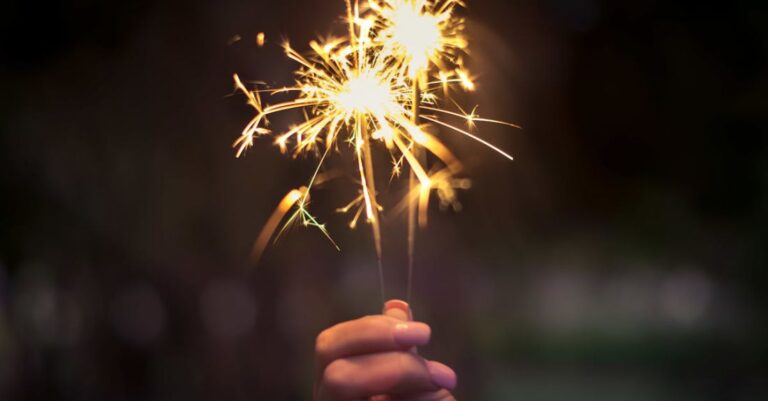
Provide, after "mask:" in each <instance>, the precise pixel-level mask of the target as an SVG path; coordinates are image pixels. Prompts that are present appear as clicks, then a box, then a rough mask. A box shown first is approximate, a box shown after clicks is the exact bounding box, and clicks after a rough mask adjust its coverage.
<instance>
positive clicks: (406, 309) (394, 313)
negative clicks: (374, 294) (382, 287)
mask: <svg viewBox="0 0 768 401" xmlns="http://www.w3.org/2000/svg"><path fill="white" fill-rule="evenodd" d="M384 315H385V316H389V317H393V318H395V319H398V320H405V321H410V320H413V313H411V307H410V306H408V303H407V302H405V301H401V300H399V299H393V300H390V301H387V302H386V303H384Z"/></svg>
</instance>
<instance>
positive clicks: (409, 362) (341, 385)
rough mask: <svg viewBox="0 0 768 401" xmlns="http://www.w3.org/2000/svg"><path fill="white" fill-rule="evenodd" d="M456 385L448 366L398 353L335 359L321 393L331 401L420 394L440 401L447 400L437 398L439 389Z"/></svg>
mask: <svg viewBox="0 0 768 401" xmlns="http://www.w3.org/2000/svg"><path fill="white" fill-rule="evenodd" d="M455 386H456V374H455V373H454V372H453V370H451V369H450V368H449V367H447V366H445V365H443V364H441V363H438V362H431V361H425V360H424V359H422V358H420V357H419V356H417V355H414V354H412V353H410V352H404V351H397V352H385V353H378V354H368V355H361V356H353V357H349V358H342V359H337V360H334V361H333V362H331V363H330V364H329V365H328V366H327V367H326V368H325V371H324V372H323V377H322V382H321V388H320V392H321V394H322V395H323V396H324V397H325V399H328V400H334V401H336V400H338V401H347V400H357V399H368V398H369V397H372V396H375V395H378V394H388V395H390V397H392V398H393V399H398V398H397V397H398V396H405V395H410V396H411V397H412V394H421V396H422V397H432V398H423V399H424V401H443V400H450V398H445V397H443V398H439V397H440V396H441V395H440V393H439V390H441V389H447V390H450V389H452V388H454V387H455ZM436 397H437V398H436ZM404 399H409V398H404ZM417 400H419V401H421V399H417Z"/></svg>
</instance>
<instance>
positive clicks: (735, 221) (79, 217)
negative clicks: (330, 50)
mask: <svg viewBox="0 0 768 401" xmlns="http://www.w3.org/2000/svg"><path fill="white" fill-rule="evenodd" d="M468 3H469V8H468V9H467V10H466V11H465V12H464V15H465V16H466V17H467V19H468V21H469V34H470V37H471V40H472V41H471V49H472V57H473V60H472V65H471V66H470V67H471V69H472V71H473V72H474V73H476V74H477V83H478V90H477V92H475V93H473V94H471V95H469V96H467V97H466V98H465V99H462V100H463V101H464V102H465V103H466V104H470V105H471V104H475V103H477V104H479V105H480V109H479V112H480V113H481V114H483V115H484V116H488V117H495V118H502V119H505V120H508V121H512V122H515V123H518V124H520V125H522V126H523V127H524V129H523V130H511V129H507V128H503V127H494V126H486V127H483V129H482V131H481V135H482V136H483V137H484V138H487V139H489V140H491V141H492V142H493V143H496V144H498V145H499V146H500V147H501V148H503V149H505V150H507V151H509V152H510V153H512V154H513V155H514V156H515V157H516V161H515V162H509V161H507V160H505V159H503V158H502V157H500V156H498V155H496V154H494V153H492V152H491V151H489V150H487V149H485V148H483V147H482V146H480V145H477V144H475V143H473V142H471V141H468V140H465V139H463V138H458V137H455V136H451V135H450V134H447V133H445V134H443V138H445V141H446V142H448V143H449V145H450V146H451V147H452V148H453V149H455V150H456V153H457V154H458V155H459V156H460V158H462V159H463V160H464V161H465V164H466V166H467V171H466V175H467V177H469V178H471V179H472V180H473V188H472V189H471V190H470V191H467V192H464V193H461V195H460V199H461V201H462V203H463V206H464V207H463V211H462V212H460V213H454V212H442V213H441V212H439V211H438V210H437V209H438V208H437V207H435V208H434V212H433V213H432V214H431V215H430V219H431V221H430V223H431V225H430V227H429V228H428V229H426V230H425V231H423V232H422V233H420V237H419V238H420V239H419V245H418V255H417V260H416V261H417V269H416V273H415V279H414V296H413V299H412V304H413V308H414V311H415V314H416V317H417V318H418V319H421V320H425V321H427V322H429V323H430V324H431V325H432V326H433V332H434V335H433V338H434V340H433V343H432V344H431V345H430V346H429V347H426V348H424V349H423V350H422V352H423V354H425V355H426V356H428V357H430V358H434V359H438V360H441V361H444V362H446V363H448V364H449V365H451V366H453V367H454V368H455V369H456V370H457V371H458V374H459V377H460V386H459V388H458V389H457V392H456V393H457V395H458V398H459V399H460V400H478V401H484V400H488V401H490V400H520V401H559V400H562V401H578V400H584V401H602V400H606V401H608V400H610V401H620V400H632V401H663V400H664V401H665V400H675V401H680V400H699V401H700V400H729V401H742V400H743V401H752V400H765V399H768V382H767V381H766V378H767V377H768V369H767V368H766V363H767V362H768V352H767V351H768V350H767V348H768V342H766V340H765V339H766V338H767V337H766V335H768V330H767V327H766V323H768V320H766V316H765V308H766V306H768V305H767V303H768V297H767V296H766V293H767V291H766V285H767V284H768V282H767V281H766V279H767V278H768V277H767V276H768V275H767V274H766V271H767V270H768V242H767V238H768V136H767V135H766V134H767V133H768V130H766V123H767V122H768V121H766V120H768V24H766V21H767V20H768V9H767V8H768V7H767V6H766V4H768V3H766V2H760V1H731V2H711V3H710V2H685V1H653V0H631V1H608V0H603V1H600V0H539V1H522V0H520V1H518V0H505V1H501V0H499V1H491V0H474V1H473V0H468ZM342 12H343V2H342V1H341V0H335V1H329V0H300V1H299V0H284V1H270V2H266V1H254V0H219V1H202V0H185V1H173V0H169V1H154V0H136V1H124V2H106V1H97V0H40V1H23V0H5V1H4V2H2V5H0V88H2V96H1V97H0V168H2V174H1V175H0V193H1V194H2V195H1V196H0V399H2V400H12V401H13V400H126V401H128V400H262V399H263V400H309V399H310V398H311V381H312V374H313V372H312V356H313V355H312V353H313V346H314V337H315V335H316V334H317V333H318V332H319V331H320V330H322V329H323V328H325V327H327V326H330V325H332V324H334V323H336V322H339V321H342V320H348V319H352V318H355V317H358V316H360V315H364V314H373V313H377V312H378V311H379V310H380V308H381V299H380V295H379V293H378V286H379V284H378V278H377V273H376V260H375V253H374V250H373V247H372V243H371V239H370V235H369V230H368V229H367V228H365V227H363V228H361V229H359V230H357V231H350V230H349V229H348V228H347V227H346V224H347V222H348V218H347V217H346V216H339V215H336V214H335V213H334V209H335V208H336V207H338V206H340V205H341V204H342V203H344V201H345V200H347V199H348V198H349V195H350V194H352V193H353V192H354V183H352V182H348V181H344V180H341V181H338V182H335V183H333V185H328V186H327V187H326V188H324V189H323V190H322V191H319V192H317V196H316V197H315V198H314V202H313V210H314V211H315V212H316V213H317V214H318V216H319V218H320V219H321V220H322V221H324V222H327V223H328V227H329V229H330V230H331V232H332V233H333V235H334V238H335V239H336V240H337V241H338V242H339V244H340V245H341V247H342V251H341V252H337V251H336V250H335V249H334V248H333V247H332V246H330V244H329V243H328V242H327V240H325V239H324V238H323V237H322V235H320V234H319V233H318V232H317V231H313V230H309V229H295V230H292V231H291V232H290V233H289V234H288V235H286V236H285V237H284V238H282V239H281V240H280V242H278V243H277V245H275V246H273V247H271V248H269V249H268V250H267V253H266V254H265V255H264V257H263V259H262V261H261V263H260V264H259V265H257V266H254V265H253V264H252V263H251V262H250V260H249V253H250V250H251V245H252V243H253V240H254V239H255V238H256V236H257V235H258V233H259V230H260V228H261V226H262V224H263V223H264V222H265V221H266V219H267V218H268V216H269V214H270V213H271V212H272V210H273V209H274V207H275V205H276V204H277V202H278V201H279V199H280V198H282V196H283V195H284V194H285V193H286V192H287V191H288V190H290V189H292V188H295V187H297V186H299V185H302V184H304V183H305V182H306V179H307V177H308V176H309V175H310V174H311V172H312V167H313V163H314V161H313V160H298V161H293V160H291V159H290V158H287V157H284V156H282V155H280V154H279V152H278V151H277V149H276V148H274V147H273V146H272V145H271V142H270V141H269V140H263V141H260V142H259V143H257V146H255V148H254V149H253V150H251V151H250V152H249V153H248V155H247V157H245V158H243V159H239V160H238V159H236V158H235V157H234V152H233V150H232V149H231V148H230V144H231V143H232V141H233V140H234V139H235V138H236V137H237V135H238V134H239V133H240V130H241V129H242V127H243V125H244V124H245V123H246V122H247V121H248V120H249V119H250V118H251V117H252V115H253V111H252V110H251V109H249V107H248V106H247V105H246V104H245V100H244V99H243V97H242V96H241V95H236V96H229V95H230V94H232V90H233V84H232V78H231V77H232V74H233V73H235V72H238V73H240V75H241V76H242V77H243V79H246V80H266V81H267V82H269V83H271V84H273V85H283V84H285V83H288V82H289V81H290V80H291V77H292V76H291V71H292V70H293V69H294V67H295V65H294V64H292V63H291V62H290V61H288V60H286V59H285V57H283V56H282V53H281V50H280V48H279V43H280V41H281V38H284V37H290V39H291V41H292V43H293V44H294V46H295V47H296V48H298V49H306V44H307V42H308V41H309V40H311V39H313V38H315V37H316V36H317V35H326V34H329V33H332V32H338V31H339V28H340V26H339V25H338V23H339V19H338V16H339V15H341V14H342ZM342 29H343V28H342ZM258 32H264V33H265V34H266V38H267V43H266V45H265V46H264V47H262V48H260V47H258V46H257V45H256V39H255V38H256V35H257V34H258ZM238 38H239V39H238ZM297 118H300V116H298V115H295V114H294V115H291V114H286V115H285V116H282V117H280V118H276V119H275V120H274V123H275V125H276V126H281V125H282V126H284V125H287V124H290V122H291V121H295V120H296V119H297ZM379 162H380V163H386V159H383V158H382V160H379ZM392 185H393V188H396V187H395V186H396V185H398V183H397V182H396V183H394V184H392ZM402 220H403V217H402V216H387V219H386V221H385V224H384V235H385V237H386V238H387V239H386V241H385V244H384V246H385V248H384V255H385V257H384V266H385V270H386V275H387V290H388V295H390V296H402V295H403V294H404V291H405V290H404V288H405V266H406V260H407V259H406V256H405V246H406V242H405V229H404V226H403V223H402Z"/></svg>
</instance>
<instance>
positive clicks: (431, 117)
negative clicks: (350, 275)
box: [233, 0, 516, 292]
mask: <svg viewBox="0 0 768 401" xmlns="http://www.w3.org/2000/svg"><path fill="white" fill-rule="evenodd" d="M346 5H347V9H346V11H347V13H346V23H347V33H346V35H345V36H340V37H328V38H325V39H318V40H315V41H312V42H310V44H309V47H310V49H311V51H309V52H308V53H305V54H302V53H300V52H298V51H296V50H295V49H294V48H293V47H291V45H290V44H289V43H287V42H286V43H285V44H284V45H283V48H284V51H285V54H286V56H287V57H288V58H290V59H292V60H293V61H295V62H296V63H297V64H298V68H297V70H296V71H295V79H294V82H293V84H291V85H289V86H286V87H282V88H270V87H267V86H266V85H264V84H262V83H256V84H254V85H253V88H250V89H249V88H248V87H246V85H245V84H244V83H243V81H242V80H241V79H240V78H239V76H238V75H235V76H234V80H235V86H236V88H237V89H238V90H239V91H241V92H243V93H244V94H245V96H246V98H247V102H248V104H249V105H250V106H251V107H252V108H253V109H254V110H255V111H256V114H255V116H254V117H253V119H252V120H251V121H250V122H249V123H248V124H247V125H246V126H245V128H244V129H243V131H242V133H241V135H240V137H239V138H238V139H237V140H236V141H235V143H234V145H233V146H234V147H235V148H236V149H237V156H238V157H240V156H242V155H243V154H244V153H245V152H246V151H247V149H248V148H250V147H252V146H253V145H254V142H255V140H256V139H257V138H260V137H263V136H267V135H270V136H271V135H274V142H275V145H276V146H277V147H278V148H279V149H280V150H281V152H283V153H289V154H291V155H292V156H294V157H299V156H303V155H309V156H313V155H314V156H317V157H318V159H319V162H318V163H317V166H316V168H315V171H314V174H313V175H312V176H311V178H310V180H309V182H308V184H307V185H306V186H304V187H302V188H300V189H296V190H292V191H291V192H289V193H288V194H287V195H286V197H285V198H284V199H283V200H282V201H281V202H280V204H279V205H278V207H277V209H276V210H275V212H274V213H273V214H272V216H271V217H270V218H269V220H268V222H267V224H266V225H265V226H264V228H263V230H262V232H261V234H260V235H259V237H258V239H257V241H256V244H255V246H254V257H255V258H258V257H259V256H260V254H261V253H262V252H263V251H264V249H265V247H266V246H267V243H268V242H269V240H270V239H271V238H272V237H274V236H275V235H274V234H275V232H277V229H278V226H279V222H281V221H283V220H285V221H286V222H285V223H284V225H283V228H282V229H281V230H280V231H279V233H278V235H277V237H279V236H280V234H282V232H284V231H285V229H286V228H287V227H288V226H289V225H291V224H293V223H300V224H302V225H305V226H313V227H316V228H318V229H320V230H321V231H322V233H323V234H324V235H325V236H326V237H327V238H329V239H330V240H331V242H332V243H333V240H332V239H331V237H330V235H329V233H328V231H327V230H326V228H325V226H324V225H322V224H320V223H319V221H318V220H317V219H316V218H315V217H314V216H312V215H311V214H310V212H309V203H310V202H309V201H310V199H311V194H312V192H313V190H314V189H315V187H316V186H317V185H319V184H320V183H321V182H324V181H326V174H324V170H325V169H326V168H327V166H326V164H328V162H329V159H331V155H339V154H340V155H341V157H345V156H346V157H350V158H351V159H352V160H354V164H355V166H356V171H355V175H356V176H357V178H356V181H357V183H358V185H359V192H358V194H357V196H356V197H355V198H354V199H352V200H351V201H349V202H348V203H347V204H346V205H345V206H343V207H341V208H339V209H337V211H338V212H340V213H349V214H350V215H351V216H352V218H351V222H350V223H349V226H350V228H355V227H357V226H358V224H359V222H361V221H364V222H366V223H368V224H369V225H370V226H371V230H372V235H373V238H374V244H375V248H376V253H377V256H378V258H379V264H380V274H382V276H383V273H382V271H381V257H382V246H381V226H380V223H381V216H380V215H381V213H382V212H384V211H385V210H386V209H385V208H384V206H382V204H381V202H380V193H379V192H378V191H377V186H376V174H375V171H374V166H375V163H374V156H373V152H374V151H376V150H378V149H381V151H384V152H387V153H389V154H390V157H391V159H392V174H391V177H392V179H394V178H397V177H399V176H400V173H401V171H402V170H403V169H404V168H406V167H407V169H408V171H409V176H410V180H409V183H410V184H409V189H408V191H407V194H406V196H405V197H404V198H403V199H402V201H401V202H400V203H399V204H398V205H395V207H393V211H394V212H399V211H402V210H404V209H405V208H408V209H409V216H410V215H411V214H413V220H414V224H411V226H415V221H416V220H418V223H419V225H420V226H424V225H426V223H427V211H428V206H429V203H430V198H431V196H432V195H433V194H435V195H436V197H437V199H438V200H439V203H440V206H441V208H453V209H454V210H459V209H460V208H461V206H460V203H459V202H458V200H457V197H458V195H457V191H459V190H464V189H468V188H469V187H470V183H469V181H468V180H466V179H463V178H458V177H457V175H458V174H460V173H461V171H462V166H461V163H460V161H459V160H458V159H457V157H456V156H455V155H454V153H453V152H452V151H451V150H450V149H449V148H448V147H447V146H445V145H444V144H443V142H442V141H441V140H440V138H439V135H440V134H442V132H440V131H445V132H448V133H453V134H455V133H458V134H461V135H463V136H466V137H468V138H470V139H472V140H475V141H477V142H480V143H482V144H483V145H485V146H487V147H488V148H490V149H492V150H493V151H495V152H497V153H499V154H501V155H503V156H504V157H507V158H509V159H512V156H511V155H509V154H508V153H506V152H505V151H503V150H502V149H501V148H499V147H497V146H495V145H493V144H491V143H490V142H488V141H486V140H485V139H482V138H481V137H480V136H479V135H478V134H476V133H474V132H471V131H472V130H473V129H474V128H476V127H475V125H476V123H478V122H484V123H498V124H506V125H510V126H514V125H513V124H509V123H505V122H502V121H496V120H492V119H486V118H481V117H480V116H479V115H478V114H477V111H476V109H473V110H472V112H471V113H466V112H464V110H463V109H462V108H461V107H459V106H458V104H457V103H455V102H454V101H453V99H451V98H450V93H451V92H452V91H454V90H464V91H472V90H475V89H476V87H475V84H474V82H473V80H472V77H471V75H470V73H469V72H468V71H467V70H466V69H465V68H464V63H463V60H462V56H463V54H464V52H465V50H466V47H467V40H466V38H465V36H464V21H463V19H462V18H459V17H457V14H456V9H457V8H458V7H462V6H463V5H464V4H463V3H462V2H461V1H460V0H370V1H368V3H367V7H362V8H361V7H360V5H359V4H358V3H357V2H356V1H355V2H354V3H353V2H352V0H346ZM430 77H434V79H435V80H434V81H433V80H432V78H430ZM266 96H268V97H269V99H273V98H276V99H282V100H279V101H277V102H275V103H272V104H268V103H266V102H265V101H264V100H263V99H262V98H263V97H264V98H266ZM286 97H287V98H288V99H287V100H285V98H286ZM445 104H448V105H450V108H448V106H445ZM454 106H455V109H454ZM291 110H297V111H301V112H302V113H303V115H304V117H305V118H304V120H303V121H301V122H298V123H296V124H295V125H293V126H290V127H287V128H286V129H284V130H276V131H275V132H273V129H272V128H271V127H270V125H271V124H270V121H269V117H270V116H271V115H273V114H275V113H281V112H287V111H291ZM450 120H459V121H461V120H463V121H464V122H465V123H466V124H467V129H462V128H459V127H458V126H456V125H453V124H452V123H451V122H450ZM515 127H516V126H515ZM344 145H347V146H344ZM427 155H432V156H433V157H432V158H427ZM428 159H431V160H429V162H428ZM337 175H338V174H337ZM291 209H295V212H294V213H292V214H289V212H290V210H291ZM416 214H418V217H416ZM409 219H410V217H409ZM410 231H412V229H409V249H411V248H412V247H413V246H412V243H413V233H412V232H410ZM333 244H334V246H335V243H333ZM409 253H410V252H409ZM382 286H383V278H382ZM382 292H383V289H382Z"/></svg>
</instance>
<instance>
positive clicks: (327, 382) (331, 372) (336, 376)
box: [323, 359, 352, 394]
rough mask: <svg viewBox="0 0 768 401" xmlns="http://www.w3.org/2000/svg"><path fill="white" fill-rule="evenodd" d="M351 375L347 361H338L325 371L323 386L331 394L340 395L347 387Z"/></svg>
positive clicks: (329, 365)
mask: <svg viewBox="0 0 768 401" xmlns="http://www.w3.org/2000/svg"><path fill="white" fill-rule="evenodd" d="M351 374H352V372H351V370H350V369H349V366H348V364H347V363H346V361H344V360H343V359H337V360H335V361H333V362H331V363H330V364H328V366H327V367H326V368H325V371H323V385H324V387H325V389H326V390H327V391H328V392H329V393H330V394H339V393H341V392H342V391H343V389H344V388H346V387H347V385H348V383H349V381H350V378H351Z"/></svg>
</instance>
